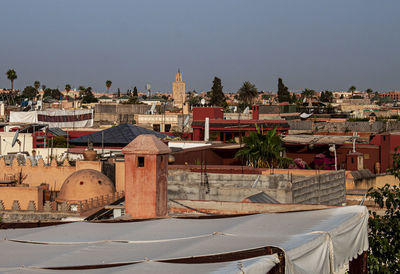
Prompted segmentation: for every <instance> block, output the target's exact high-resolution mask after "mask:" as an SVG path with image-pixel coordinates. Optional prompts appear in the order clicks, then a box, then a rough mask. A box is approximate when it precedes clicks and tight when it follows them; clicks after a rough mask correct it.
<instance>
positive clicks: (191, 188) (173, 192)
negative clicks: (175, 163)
mask: <svg viewBox="0 0 400 274" xmlns="http://www.w3.org/2000/svg"><path fill="white" fill-rule="evenodd" d="M206 177H207V178H206ZM257 178H258V183H257V184H255V182H256V180H257ZM207 181H208V183H207ZM202 182H203V183H202ZM253 186H254V187H253ZM261 191H264V192H265V193H266V194H268V195H270V196H272V197H273V198H275V199H277V200H278V201H280V202H282V203H290V202H291V199H292V197H291V191H290V182H289V181H288V175H287V174H276V175H257V174H218V173H207V175H206V176H205V175H204V173H203V178H202V174H201V173H200V172H190V171H185V170H169V171H168V197H169V198H170V199H181V200H215V201H232V202H238V201H242V200H244V199H245V198H246V197H248V196H251V195H254V194H257V193H259V192H261Z"/></svg>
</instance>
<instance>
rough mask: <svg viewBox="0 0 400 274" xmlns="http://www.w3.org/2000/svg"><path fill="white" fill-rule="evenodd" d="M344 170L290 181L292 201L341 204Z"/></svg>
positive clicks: (343, 199) (343, 188)
mask: <svg viewBox="0 0 400 274" xmlns="http://www.w3.org/2000/svg"><path fill="white" fill-rule="evenodd" d="M345 192H346V177H345V171H344V170H340V171H335V172H331V173H325V174H320V175H317V176H312V177H310V178H306V179H303V180H300V181H296V182H293V183H292V195H293V199H292V200H293V203H299V204H325V205H341V204H342V203H344V202H345V201H346V200H345Z"/></svg>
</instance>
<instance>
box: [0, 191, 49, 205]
mask: <svg viewBox="0 0 400 274" xmlns="http://www.w3.org/2000/svg"><path fill="white" fill-rule="evenodd" d="M0 200H2V201H3V205H4V209H6V210H10V209H11V208H12V205H13V202H14V200H17V201H19V205H20V208H21V210H27V209H28V204H29V201H34V202H35V207H36V210H42V209H43V189H42V188H41V187H0Z"/></svg>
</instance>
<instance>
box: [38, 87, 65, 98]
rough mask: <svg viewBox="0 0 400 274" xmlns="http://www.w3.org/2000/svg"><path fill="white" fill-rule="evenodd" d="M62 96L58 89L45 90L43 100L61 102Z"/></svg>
mask: <svg viewBox="0 0 400 274" xmlns="http://www.w3.org/2000/svg"><path fill="white" fill-rule="evenodd" d="M63 97H64V96H63V95H62V93H61V92H60V91H59V90H58V89H51V88H46V89H45V90H44V93H43V98H52V99H55V100H62V98H63Z"/></svg>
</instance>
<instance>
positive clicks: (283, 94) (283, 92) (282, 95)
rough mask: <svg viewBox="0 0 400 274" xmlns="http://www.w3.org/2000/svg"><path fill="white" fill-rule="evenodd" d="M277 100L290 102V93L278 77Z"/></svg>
mask: <svg viewBox="0 0 400 274" xmlns="http://www.w3.org/2000/svg"><path fill="white" fill-rule="evenodd" d="M278 101H279V102H281V103H282V102H290V93H289V90H288V88H287V86H285V85H284V84H283V81H282V79H281V78H279V79H278Z"/></svg>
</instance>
